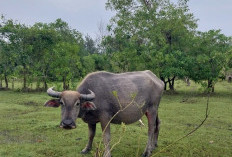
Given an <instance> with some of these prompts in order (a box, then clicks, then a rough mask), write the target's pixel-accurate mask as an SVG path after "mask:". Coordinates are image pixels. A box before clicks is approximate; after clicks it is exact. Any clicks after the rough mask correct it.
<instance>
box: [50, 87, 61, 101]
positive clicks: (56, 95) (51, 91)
mask: <svg viewBox="0 0 232 157" xmlns="http://www.w3.org/2000/svg"><path fill="white" fill-rule="evenodd" d="M53 88H54V87H51V88H48V90H47V93H48V95H49V96H51V97H55V98H59V97H60V95H61V92H57V91H54V90H53Z"/></svg>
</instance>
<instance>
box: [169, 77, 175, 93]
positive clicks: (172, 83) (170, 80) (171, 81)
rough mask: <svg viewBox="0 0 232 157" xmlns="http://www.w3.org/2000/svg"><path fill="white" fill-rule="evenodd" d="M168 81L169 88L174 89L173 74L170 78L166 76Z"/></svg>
mask: <svg viewBox="0 0 232 157" xmlns="http://www.w3.org/2000/svg"><path fill="white" fill-rule="evenodd" d="M168 83H169V89H170V90H174V83H175V76H174V77H173V78H172V79H170V78H168Z"/></svg>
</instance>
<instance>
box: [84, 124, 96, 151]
mask: <svg viewBox="0 0 232 157" xmlns="http://www.w3.org/2000/svg"><path fill="white" fill-rule="evenodd" d="M88 127H89V141H88V143H87V145H86V147H85V148H84V149H83V150H82V151H81V153H82V154H86V153H88V152H89V151H90V150H91V149H92V144H93V139H94V136H95V133H96V124H89V123H88Z"/></svg>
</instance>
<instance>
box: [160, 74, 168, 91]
mask: <svg viewBox="0 0 232 157" xmlns="http://www.w3.org/2000/svg"><path fill="white" fill-rule="evenodd" d="M160 79H161V80H162V81H163V83H164V90H167V81H165V78H164V77H162V76H161V77H160Z"/></svg>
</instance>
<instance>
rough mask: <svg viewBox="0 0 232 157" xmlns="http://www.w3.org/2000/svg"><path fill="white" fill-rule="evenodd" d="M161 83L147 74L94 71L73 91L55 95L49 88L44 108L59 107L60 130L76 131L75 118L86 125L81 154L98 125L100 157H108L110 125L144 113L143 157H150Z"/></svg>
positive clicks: (156, 127) (131, 120)
mask: <svg viewBox="0 0 232 157" xmlns="http://www.w3.org/2000/svg"><path fill="white" fill-rule="evenodd" d="M163 89H164V84H163V82H162V81H161V80H160V79H159V78H158V77H156V75H154V74H153V73H152V72H151V71H149V70H146V71H138V72H127V73H119V74H114V73H109V72H94V73H90V74H88V75H87V76H86V77H85V78H84V80H83V81H82V82H81V83H80V85H79V87H78V88H77V91H63V92H57V91H54V90H53V88H49V89H48V90H47V93H48V95H49V96H52V97H56V98H57V99H52V100H49V101H47V102H46V103H45V106H50V107H58V106H60V105H61V113H62V114H61V117H62V118H61V123H60V127H61V128H66V129H67V128H76V124H75V121H76V119H77V117H79V118H82V120H83V121H84V122H86V123H88V128H89V140H88V143H87V145H86V147H85V148H84V149H83V150H82V152H81V153H87V152H89V151H90V150H91V148H92V142H93V138H94V136H95V131H96V123H98V122H100V124H101V128H102V131H103V142H104V145H105V151H104V155H103V156H104V157H110V156H111V153H110V145H109V143H110V124H109V122H110V123H115V124H120V123H122V122H123V123H125V124H130V123H134V122H136V121H138V120H139V119H140V118H141V117H142V116H143V115H144V114H145V115H146V116H147V119H148V141H147V146H146V148H145V150H144V153H143V156H150V155H151V153H152V150H154V149H155V147H156V146H157V140H158V134H159V125H160V121H159V118H158V106H159V103H160V99H161V96H162V93H163Z"/></svg>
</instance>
